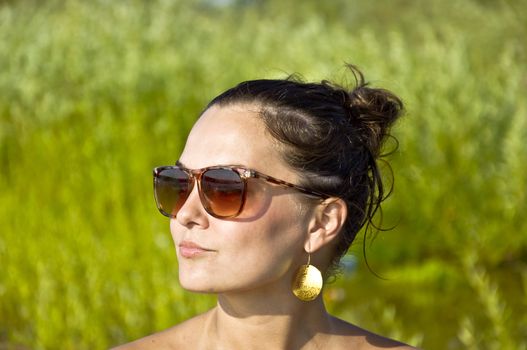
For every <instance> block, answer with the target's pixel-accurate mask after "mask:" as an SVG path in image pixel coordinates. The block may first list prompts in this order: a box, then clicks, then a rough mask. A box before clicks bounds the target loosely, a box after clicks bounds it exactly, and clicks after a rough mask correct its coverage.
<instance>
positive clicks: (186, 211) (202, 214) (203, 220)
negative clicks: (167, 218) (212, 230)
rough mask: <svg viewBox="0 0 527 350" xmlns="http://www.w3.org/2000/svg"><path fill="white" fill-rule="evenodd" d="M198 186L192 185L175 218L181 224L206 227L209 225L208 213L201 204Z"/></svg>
mask: <svg viewBox="0 0 527 350" xmlns="http://www.w3.org/2000/svg"><path fill="white" fill-rule="evenodd" d="M198 187H199V186H197V185H196V186H194V188H193V189H192V191H191V192H190V194H189V196H188V197H187V200H186V201H185V203H183V206H181V208H180V209H179V211H178V213H177V215H176V220H177V221H178V223H179V224H180V225H182V226H185V227H189V226H195V225H197V226H199V227H201V228H206V227H208V225H209V219H208V214H207V212H206V211H205V208H204V207H203V205H202V204H201V200H200V196H199V192H198Z"/></svg>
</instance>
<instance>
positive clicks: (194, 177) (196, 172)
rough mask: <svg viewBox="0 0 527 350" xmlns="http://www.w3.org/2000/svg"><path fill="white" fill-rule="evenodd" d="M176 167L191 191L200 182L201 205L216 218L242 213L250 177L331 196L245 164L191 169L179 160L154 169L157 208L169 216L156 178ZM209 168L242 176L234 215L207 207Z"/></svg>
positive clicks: (319, 195) (317, 194)
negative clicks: (204, 181) (204, 185)
mask: <svg viewBox="0 0 527 350" xmlns="http://www.w3.org/2000/svg"><path fill="white" fill-rule="evenodd" d="M174 169H177V170H181V171H183V172H184V173H185V174H187V176H188V181H191V183H192V185H191V187H190V192H192V191H193V190H194V186H195V184H196V183H197V184H198V194H199V198H200V202H201V205H202V206H203V208H204V209H205V211H206V212H207V213H208V214H210V215H211V216H213V217H215V218H218V219H228V218H234V217H236V216H238V215H240V213H241V212H242V211H243V207H244V206H245V199H246V195H247V180H248V179H250V178H255V179H262V180H264V181H266V182H269V183H271V184H274V185H278V186H283V187H288V188H292V189H295V190H296V191H298V192H300V193H303V194H305V195H308V196H313V197H318V198H323V199H326V198H329V197H330V196H329V195H328V194H325V193H322V192H319V191H315V190H311V189H309V188H306V187H303V186H299V185H295V184H292V183H290V182H287V181H284V180H280V179H277V178H275V177H272V176H269V175H266V174H264V173H261V172H259V171H256V170H254V169H249V168H246V167H243V166H238V165H215V166H209V167H206V168H201V169H189V168H186V167H184V166H182V165H181V164H179V162H178V163H176V165H167V166H159V167H156V168H154V171H153V175H154V197H155V200H156V205H157V209H158V210H159V212H160V213H161V214H163V215H164V216H166V217H169V218H175V217H176V216H175V215H170V214H168V213H167V212H165V211H164V210H163V209H162V208H161V206H160V204H159V201H158V199H157V193H156V190H155V189H156V179H157V178H159V176H160V175H161V172H162V171H164V170H174ZM209 170H229V171H232V172H235V173H237V174H238V176H240V180H241V181H242V183H243V188H242V191H243V192H242V199H241V203H240V208H239V209H238V211H237V212H236V213H235V214H232V215H218V214H216V213H214V212H213V211H212V209H208V208H207V206H208V205H207V199H206V198H205V195H204V194H203V192H202V187H201V186H202V184H201V181H202V180H201V179H202V177H203V174H204V173H206V172H207V171H209ZM190 192H189V195H190ZM187 199H188V197H187V198H186V199H185V202H186V200H187ZM178 211H179V210H178ZM176 215H177V214H176Z"/></svg>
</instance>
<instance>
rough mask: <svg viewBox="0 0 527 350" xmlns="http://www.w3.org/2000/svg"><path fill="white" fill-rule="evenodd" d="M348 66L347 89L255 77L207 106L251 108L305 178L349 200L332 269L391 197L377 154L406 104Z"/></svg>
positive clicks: (315, 186) (287, 160)
mask: <svg viewBox="0 0 527 350" xmlns="http://www.w3.org/2000/svg"><path fill="white" fill-rule="evenodd" d="M348 67H349V68H350V70H351V72H352V74H353V75H354V78H355V82H356V84H355V86H354V87H352V88H351V89H349V90H348V89H346V88H343V87H340V86H338V85H335V84H332V83H330V82H328V81H322V82H321V83H304V82H302V81H300V80H298V79H296V78H294V77H290V78H288V79H285V80H253V81H246V82H243V83H240V84H239V85H237V86H235V87H233V88H231V89H229V90H227V91H225V92H224V93H222V94H221V95H219V96H217V97H216V98H215V99H213V100H212V101H211V102H210V104H209V105H208V106H207V109H209V108H211V107H227V106H234V105H245V106H252V108H253V109H254V110H255V116H256V117H257V118H259V119H260V120H261V121H263V123H264V125H265V129H266V131H267V133H268V134H269V135H271V136H272V138H273V139H274V141H275V146H276V149H277V150H278V154H279V156H280V157H281V158H282V159H283V161H284V162H285V163H286V164H287V165H288V166H289V167H290V168H291V169H293V170H294V171H295V172H296V174H297V175H298V180H299V181H300V184H301V185H302V186H304V187H306V188H310V189H312V190H315V191H318V192H322V193H325V194H327V195H329V196H332V197H337V198H340V199H342V200H343V201H344V202H345V203H346V207H347V217H346V220H345V223H344V225H343V227H342V229H341V232H340V234H339V237H338V239H337V244H336V245H335V250H334V254H333V259H332V263H333V267H335V266H336V264H337V263H338V261H339V259H340V258H341V257H342V255H343V254H345V253H346V251H347V250H348V248H349V246H350V245H351V243H352V242H353V241H354V239H355V237H356V235H357V233H358V232H359V230H360V229H361V228H362V227H363V226H364V225H373V223H372V220H373V216H374V214H375V212H376V211H377V209H378V208H379V207H380V204H381V202H382V201H383V200H384V199H385V197H386V194H385V191H384V187H383V183H382V179H381V175H380V171H379V168H378V165H377V160H378V158H379V157H380V156H381V148H382V145H383V143H384V141H385V140H386V138H387V137H388V136H389V130H390V127H391V126H392V124H393V123H394V122H395V120H397V118H398V117H399V116H400V115H401V112H402V109H403V104H402V102H401V100H400V99H399V98H398V97H397V96H395V95H394V94H392V93H391V92H389V91H387V90H384V89H377V88H371V87H369V86H368V84H367V83H365V81H364V78H363V75H362V74H361V72H360V71H358V70H357V69H356V68H355V67H353V66H348Z"/></svg>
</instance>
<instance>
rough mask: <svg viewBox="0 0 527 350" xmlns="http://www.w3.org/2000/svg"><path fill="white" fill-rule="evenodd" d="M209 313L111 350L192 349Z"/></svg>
mask: <svg viewBox="0 0 527 350" xmlns="http://www.w3.org/2000/svg"><path fill="white" fill-rule="evenodd" d="M210 312H211V311H208V312H206V313H203V314H200V315H198V316H196V317H193V318H191V319H188V320H186V321H184V322H182V323H180V324H177V325H175V326H173V327H170V328H168V329H165V330H164V331H161V332H158V333H154V334H151V335H149V336H146V337H144V338H140V339H138V340H135V341H133V342H131V343H127V344H123V345H120V346H117V347H115V348H112V349H111V350H140V349H160V350H163V349H183V348H193V347H194V346H193V345H195V344H196V343H197V342H198V341H199V337H200V335H201V332H198V330H200V329H203V326H204V325H205V322H206V320H207V315H208V314H209V313H210Z"/></svg>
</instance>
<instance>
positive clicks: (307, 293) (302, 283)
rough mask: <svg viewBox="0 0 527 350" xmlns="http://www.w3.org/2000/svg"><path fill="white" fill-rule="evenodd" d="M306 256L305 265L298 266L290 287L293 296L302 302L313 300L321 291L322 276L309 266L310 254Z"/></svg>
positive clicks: (317, 270)
mask: <svg viewBox="0 0 527 350" xmlns="http://www.w3.org/2000/svg"><path fill="white" fill-rule="evenodd" d="M307 254H308V255H307V264H305V265H302V266H300V268H299V269H298V270H297V272H296V274H295V277H294V278H293V283H292V285H291V289H292V290H293V294H294V295H295V296H296V297H297V298H298V299H300V300H302V301H311V300H314V299H315V298H316V297H317V296H318V295H319V294H320V291H321V290H322V274H321V273H320V270H319V269H317V268H316V267H315V266H313V265H311V254H310V253H307Z"/></svg>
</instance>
